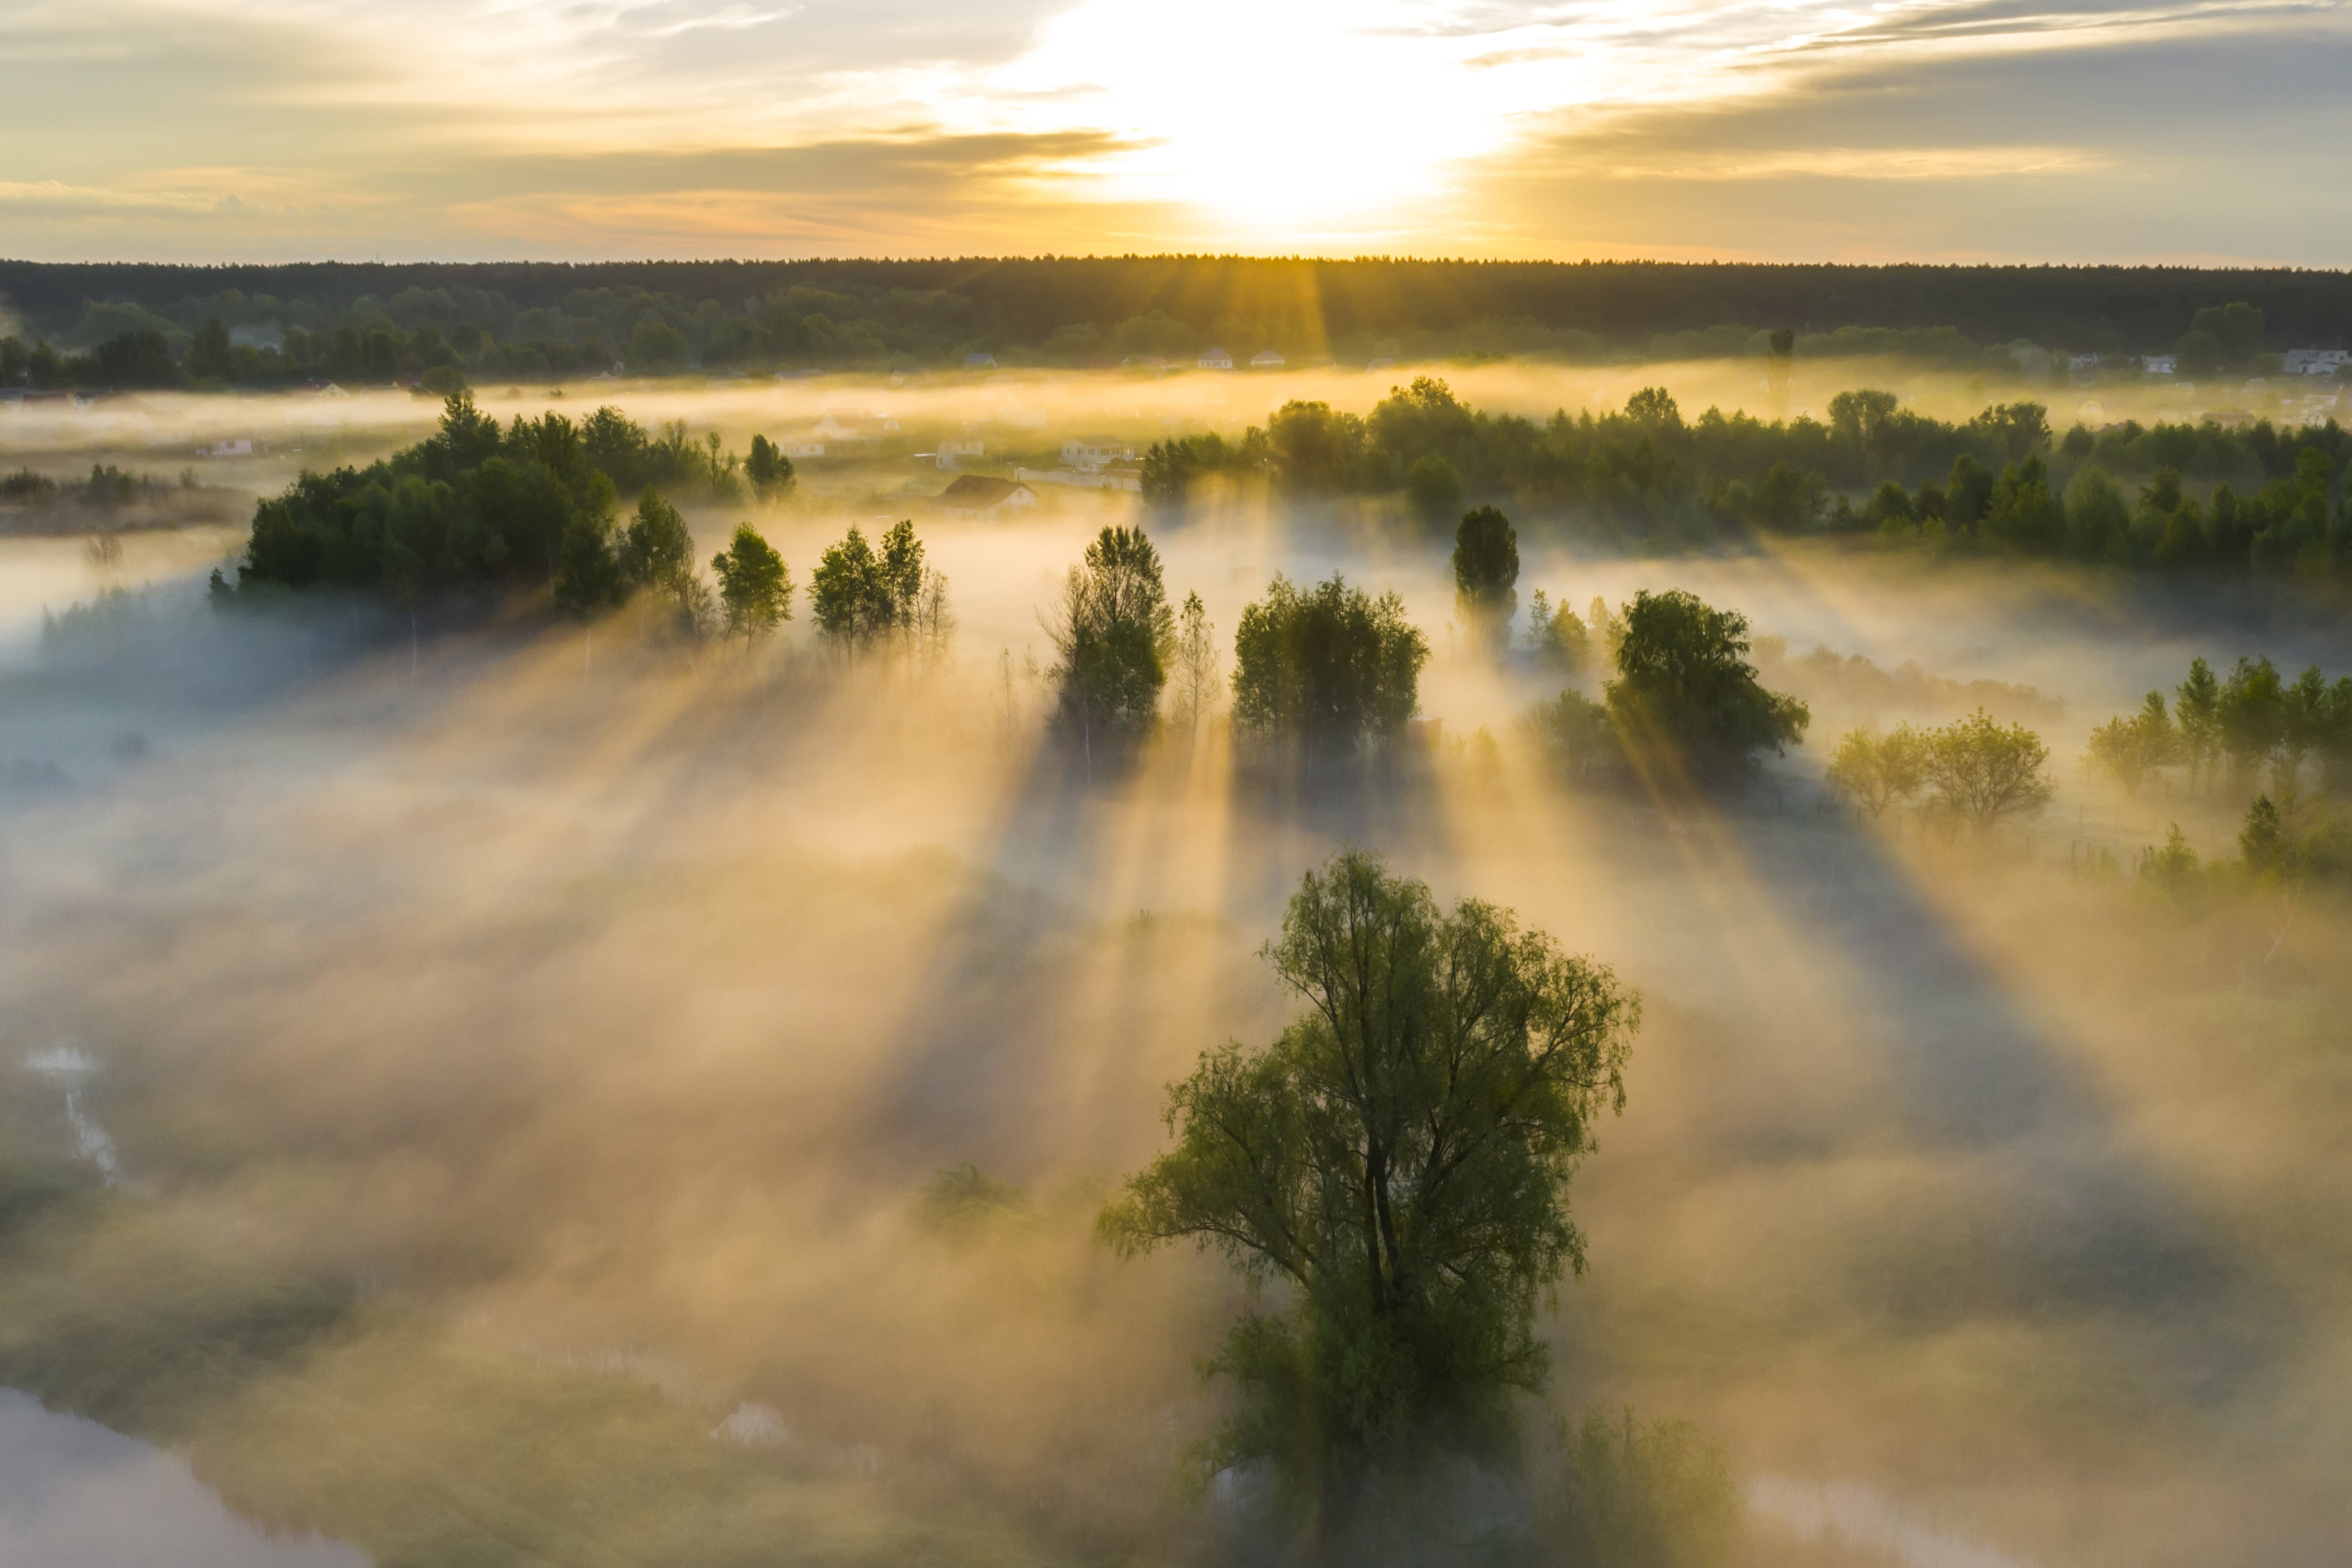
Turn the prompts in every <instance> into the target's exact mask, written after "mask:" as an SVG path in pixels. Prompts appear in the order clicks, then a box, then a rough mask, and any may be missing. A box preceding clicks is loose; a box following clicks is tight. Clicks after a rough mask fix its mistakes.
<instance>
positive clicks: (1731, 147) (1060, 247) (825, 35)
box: [0, 0, 2352, 267]
mask: <svg viewBox="0 0 2352 1568" xmlns="http://www.w3.org/2000/svg"><path fill="white" fill-rule="evenodd" d="M2347 68H2352V16H2347V11H2346V9H2345V6H2344V5H2343V4H2341V3H2339V0H2312V3H2306V4H2286V3H2274V0H1890V3H1887V4H1880V5H1832V4H1824V3H1821V0H1723V3H1701V0H1586V3H1580V4H1567V5H1513V4H1503V3H1481V0H1463V3H1453V4H1420V3H1413V0H1185V3H1183V4H1177V5H1146V4H1144V3H1142V0H1076V3H1071V0H960V3H959V4H956V5H943V4H933V3H929V0H653V3H649V4H635V3H631V0H0V73H5V81H6V82H7V84H8V89H7V90H6V91H5V92H0V255H7V256H13V257H20V258H32V259H41V260H141V259H146V260H193V261H212V260H257V261H266V260H280V259H288V260H290V259H306V258H343V259H371V258H381V259H384V260H429V259H448V260H461V259H478V258H546V259H588V258H618V257H676V258H699V257H801V256H940V255H955V256H977V255H1006V254H1043V253H1049V252H1050V253H1058V254H1088V253H1092V254H1117V253H1125V252H1130V251H1146V252H1157V251H1170V250H1184V251H1240V252H1250V253H1256V254H1322V255H1361V254H1414V255H1423V256H1479V257H1534V258H1563V259H1574V258H1582V257H1593V258H1633V257H1647V258H1661V259H1697V258H1723V259H1732V260H1846V261H1887V260H1906V259H1916V260H1929V261H1969V260H1987V261H2044V260H2046V261H2053V262H2084V261H2119V262H2132V261H2190V262H2207V263H2221V262H2252V263H2267V264H2286V265H2300V266H2326V267H2334V266H2340V265H2343V264H2345V262H2346V261H2347V258H2352V204H2347V203H2345V202H2343V201H2341V200H2340V199H2338V198H2337V196H2336V188H2337V186H2338V185H2339V184H2340V183H2341V179H2342V172H2343V166H2344V160H2345V148H2346V146H2347V132H2352V95H2347V92H2346V90H2345V83H2346V82H2347V79H2352V70H2347Z"/></svg>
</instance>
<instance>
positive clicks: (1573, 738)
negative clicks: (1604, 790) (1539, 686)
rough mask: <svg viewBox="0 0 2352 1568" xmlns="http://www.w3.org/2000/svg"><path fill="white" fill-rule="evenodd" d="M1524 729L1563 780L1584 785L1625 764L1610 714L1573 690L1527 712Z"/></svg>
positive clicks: (1562, 692)
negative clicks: (1622, 763) (1620, 764)
mask: <svg viewBox="0 0 2352 1568" xmlns="http://www.w3.org/2000/svg"><path fill="white" fill-rule="evenodd" d="M1523 728H1524V729H1525V730H1526V731H1527V732H1528V735H1530V736H1531V737H1532V738H1533V739H1534V741H1535V743H1536V746H1537V749H1538V751H1539V752H1542V754H1543V756H1544V758H1545V760H1546V761H1548V762H1549V763H1550V764H1551V765H1552V767H1553V769H1554V770H1555V771H1556V772H1557V773H1559V776H1560V777H1562V778H1563V779H1565V780H1567V781H1568V782H1569V783H1570V784H1583V783H1588V782H1590V781H1591V780H1592V779H1594V778H1596V777H1598V776H1600V775H1601V774H1602V773H1608V772H1610V771H1612V770H1613V769H1614V768H1615V767H1616V766H1617V765H1618V763H1621V762H1622V761H1623V760H1624V752H1623V750H1622V747H1620V745H1619V744H1618V741H1617V731H1616V728H1615V726H1614V725H1612V723H1611V722H1610V719H1609V710H1608V709H1607V708H1606V707H1604V706H1603V705H1602V704H1601V703H1598V702H1595V701H1593V700H1592V699H1591V698H1590V697H1587V696H1585V695H1584V693H1582V692H1581V691H1579V690H1576V689H1574V688H1572V687H1570V688H1567V689H1563V690H1562V691H1561V692H1560V694H1559V696H1558V697H1556V698H1554V699H1553V700H1550V701H1549V702H1538V703H1537V704H1536V705H1535V706H1534V707H1533V708H1531V709H1529V710H1528V713H1527V716H1526V719H1525V720H1524V721H1523Z"/></svg>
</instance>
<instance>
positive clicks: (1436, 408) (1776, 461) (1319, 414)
mask: <svg viewBox="0 0 2352 1568" xmlns="http://www.w3.org/2000/svg"><path fill="white" fill-rule="evenodd" d="M2347 444H2352V438H2347V435H2346V433H2345V432H2344V431H2343V430H2342V429H2340V428H2339V427H2338V426H2336V425H2335V424H2334V423H2333V422H2330V423H2328V424H2326V425H2322V426H2296V427H2293V428H2289V429H2284V430H2282V429H2279V428H2277V427H2274V426H2271V425H2269V424H2268V423H2257V424H2255V425H2253V426H2251V427H2250V428H2246V429H2235V428H2231V427H2229V426H2222V425H2220V424H2217V423H2212V422H2207V423H2205V424H2202V425H2196V426H2190V425H2159V426H2153V427H2144V426H2139V425H2137V424H2133V423H2125V424H2122V425H2118V426H2112V427H2110V428H2108V429H2106V430H2105V431H2102V432H2098V433H2094V432H2092V431H2091V430H2090V429H2088V428H2087V427H2085V426H2080V425H2078V426H2074V428H2073V429H2071V430H2069V431H2068V432H2066V434H2065V435H2064V436H2063V437H2056V436H2054V434H2053V431H2052V430H2051V428H2050V424H2049V416H2048V411H2047V410H2046V409H2045V408H2044V407H2043V406H2042V405H2040V404H2038V403H2032V402H2018V403H2008V404H1996V405H1991V406H1989V407H1987V408H1985V409H1984V410H1983V411H1982V412H1980V413H1979V414H1978V415H1976V416H1974V417H1972V418H1970V419H1968V420H1964V421H1959V422H1957V423H1955V422H1949V421H1943V420H1937V419H1933V418H1929V417H1927V416H1925V415H1921V414H1917V413H1916V412H1913V411H1910V410H1907V409H1905V408H1903V407H1901V406H1900V404H1899V400H1898V399H1897V398H1896V396H1895V394H1893V393H1891V392H1885V391H1879V390H1874V389H1871V388H1858V389H1855V390H1852V391H1848V392H1843V393H1840V394H1838V395H1836V396H1835V397H1833V398H1832V399H1831V400H1830V403H1829V406H1828V418H1827V419H1826V420H1815V419H1812V418H1810V417H1805V416H1800V417H1798V418H1795V419H1791V420H1779V421H1773V422H1771V423H1766V422H1764V421H1762V420H1759V419H1758V418H1756V417H1755V416H1752V415H1748V414H1732V415H1725V414H1724V413H1723V412H1722V411H1721V410H1719V409H1715V408H1710V409H1708V410H1707V411H1706V413H1705V414H1704V415H1702V416H1699V417H1698V418H1697V419H1696V420H1695V421H1687V420H1685V418H1684V417H1683V415H1682V411H1681V409H1680V407H1679V406H1678V405H1676V403H1675V399H1674V397H1673V396H1672V395H1670V394H1668V393H1667V392H1666V391H1665V390H1664V388H1661V387H1645V388H1643V389H1642V390H1641V391H1639V392H1636V393H1635V394H1634V395H1633V396H1632V397H1630V398H1628V399H1627V400H1626V404H1625V407H1624V408H1623V410H1622V412H1620V413H1615V414H1601V415H1595V414H1592V413H1591V412H1586V413H1582V414H1580V415H1577V416H1574V417H1570V416H1569V415H1568V414H1567V413H1566V412H1565V411H1561V412H1557V413H1555V414H1553V416H1551V418H1550V419H1549V421H1547V422H1545V423H1543V424H1540V425H1538V423H1536V422H1535V421H1533V420H1530V419H1526V418H1522V417H1520V416H1516V415H1509V414H1502V415H1496V414H1488V413H1485V412H1482V411H1479V410H1476V409H1473V408H1471V407H1469V406H1467V405H1465V404H1463V403H1462V402H1461V401H1460V400H1459V399H1457V398H1456V397H1455V396H1454V393H1453V391H1452V389H1451V388H1450V387H1448V386H1447V385H1446V384H1445V383H1444V382H1443V381H1441V380H1437V379H1434V378H1432V377H1429V376H1422V377H1418V378H1416V379H1415V380H1414V381H1413V382H1412V384H1410V385H1408V386H1405V387H1402V388H1397V389H1394V390H1392V391H1391V395H1389V396H1388V397H1387V398H1386V399H1384V400H1383V401H1382V402H1381V403H1380V404H1379V405H1377V406H1376V407H1375V408H1374V409H1373V410H1372V412H1371V413H1370V415H1369V416H1361V417H1359V416H1356V415H1353V414H1348V413H1344V412H1340V411H1336V410H1334V409H1333V408H1332V407H1331V406H1330V405H1328V404H1324V403H1308V402H1298V401H1294V402H1290V403H1286V404H1285V405H1282V406H1281V407H1280V408H1278V409H1276V410H1275V412H1274V413H1273V414H1272V415H1271V416H1269V417H1268V419H1267V421H1266V423H1265V425H1264V426H1251V427H1250V428H1249V429H1248V431H1247V432H1246V433H1245V434H1244V436H1243V437H1241V438H1240V439H1239V440H1237V441H1230V442H1229V441H1226V440H1224V439H1223V438H1222V437H1217V436H1214V435H1210V436H1200V437H1184V438H1177V439H1171V440H1167V441H1162V442H1160V443H1157V444H1155V445H1154V446H1152V447H1150V449H1149V450H1148V451H1147V452H1146V454H1145V457H1144V462H1143V473H1142V487H1143V494H1144V499H1145V500H1146V501H1147V503H1149V504H1151V505H1153V506H1157V507H1171V506H1177V505H1181V503H1182V502H1183V501H1185V500H1187V499H1188V498H1189V497H1190V496H1191V495H1192V493H1193V491H1194V489H1195V488H1196V487H1197V486H1198V485H1199V483H1200V482H1201V481H1202V479H1204V478H1205V477H1207V476H1210V475H1213V474H1221V473H1222V474H1224V475H1227V476H1231V477H1242V476H1255V477H1257V478H1259V479H1262V480H1263V482H1265V483H1267V484H1269V485H1271V486H1273V487H1275V488H1276V489H1279V490H1281V491H1283V492H1284V493H1286V494H1290V495H1293V496H1300V497H1328V496H1339V495H1348V494H1360V495H1392V496H1397V497H1400V498H1401V499H1402V500H1403V501H1404V502H1405V504H1406V506H1407V509H1408V510H1410V511H1411V512H1412V515H1414V516H1416V517H1418V518H1420V519H1421V520H1422V521H1423V522H1424V523H1426V524H1434V523H1436V522H1437V521H1441V520H1444V519H1448V518H1451V517H1452V516H1454V515H1455V513H1456V510H1458V507H1459V505H1460V503H1461V502H1462V501H1463V500H1464V499H1465V497H1467V498H1469V499H1472V500H1482V499H1483V500H1511V501H1513V502H1514V503H1515V504H1517V505H1519V506H1522V507H1529V508H1535V509H1538V510H1541V511H1549V512H1550V513H1552V514H1554V515H1565V516H1567V517H1569V518H1570V519H1572V520H1573V521H1572V526H1573V527H1574V528H1575V529H1576V530H1577V531H1580V532H1584V533H1591V534H1597V535H1600V536H1602V537H1605V538H1610V539H1613V540H1618V541H1622V542H1643V543H1646V544H1650V545H1673V544H1697V543H1704V542H1710V541H1717V540H1721V539H1724V538H1727V537H1740V536H1748V535H1754V534H1759V533H1760V534H1780V535H1789V534H1808V533H1834V534H1862V533H1866V532H1871V531H1875V533H1876V534H1877V536H1878V537H1879V538H1880V539H1882V540H1883V541H1885V542H1886V543H1887V544H1889V545H1892V546H1903V547H1913V548H1919V549H1923V550H1927V551H1929V552H1935V553H1937V554H1948V553H1998V554H2005V555H2019V556H2061V557H2071V558H2074V559H2077V560H2083V561H2090V562H2098V563H2109V564H2113V565H2117V566H2124V567H2130V568H2147V569H2182V570H2205V571H2210V572H2223V573H2230V572H2241V573H2242V572H2253V573H2258V574H2272V575H2284V574H2296V575H2301V576H2304V577H2311V578H2325V577H2327V576H2331V575H2336V574H2343V573H2346V572H2347V571H2352V510H2347V501H2346V500H2345V498H2344V497H2343V496H2342V495H2340V494H2339V491H2340V489H2341V488H2342V487H2341V486H2340V484H2339V475H2340V473H2341V471H2342V468H2343V465H2344V460H2345V458H2346V456H2347ZM2134 477H2144V478H2145V479H2146V481H2147V482H2146V483H2145V484H2144V485H2142V486H2140V487H2139V489H2138V493H2137V499H2136V500H2126V496H2125V493H2124V491H2123V489H2121V488H2119V484H2118V479H2132V478H2134ZM2192 479H2194V480H2196V481H2197V482H2199V483H2201V484H2205V485H2207V486H2208V487H2209V488H2208V493H2207V494H2206V495H2205V496H2204V497H2203V498H2202V499H2200V497H2199V496H2197V495H2196V494H2194V493H2192V492H2191V489H2190V488H2189V486H2190V481H2191V480H2192Z"/></svg>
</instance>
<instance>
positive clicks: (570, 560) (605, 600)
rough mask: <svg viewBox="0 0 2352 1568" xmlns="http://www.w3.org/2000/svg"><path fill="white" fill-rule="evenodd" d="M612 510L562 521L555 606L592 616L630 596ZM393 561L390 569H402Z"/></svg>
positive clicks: (582, 512) (582, 513) (584, 513)
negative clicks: (617, 545)
mask: <svg viewBox="0 0 2352 1568" xmlns="http://www.w3.org/2000/svg"><path fill="white" fill-rule="evenodd" d="M616 543H617V542H616V541H615V540H614V528H613V519H612V516H611V514H610V513H608V512H605V511H603V510H580V511H575V512H573V513H572V515H571V516H570V517H569V518H567V519H565V521H564V524H563V543H562V551H561V552H560V553H559V554H558V556H557V558H556V563H555V584H554V586H555V607H556V608H557V609H559V610H564V611H568V612H570V613H571V614H572V615H575V616H593V615H594V614H595V613H596V612H597V611H599V610H604V609H609V608H611V607H613V606H614V605H619V604H620V603H622V602H623V601H624V600H625V599H626V598H627V597H628V595H629V579H628V574H627V572H626V571H625V568H624V567H623V565H622V563H621V556H620V552H619V550H618V549H617V548H616ZM399 569H400V568H399V565H398V564H394V565H393V566H392V567H391V569H390V570H389V571H388V572H387V575H388V576H390V575H394V574H397V573H398V572H399Z"/></svg>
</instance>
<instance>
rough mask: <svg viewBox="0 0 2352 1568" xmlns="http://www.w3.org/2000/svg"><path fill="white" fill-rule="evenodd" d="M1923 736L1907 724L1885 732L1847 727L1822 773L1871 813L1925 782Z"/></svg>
mask: <svg viewBox="0 0 2352 1568" xmlns="http://www.w3.org/2000/svg"><path fill="white" fill-rule="evenodd" d="M1825 776H1826V777H1827V778H1828V780H1829V782H1830V783H1831V784H1834V785H1836V786H1837V787H1838V788H1839V789H1841V790H1843V791H1844V792H1845V793H1846V794H1847V795H1852V796H1853V798H1854V799H1855V800H1857V801H1859V802H1861V803H1862V805H1863V806H1864V808H1865V809H1866V810H1868V811H1869V813H1870V815H1871V816H1883V815H1885V811H1886V808H1887V807H1888V806H1890V805H1895V804H1896V803H1897V802H1899V801H1904V800H1908V799H1909V798H1910V797H1911V796H1913V795H1916V794H1917V793H1918V792H1919V787H1920V785H1921V784H1925V783H1926V782H1927V736H1926V735H1923V734H1921V733H1920V732H1919V731H1916V730H1914V729H1913V728H1912V727H1911V726H1910V725H1908V724H1898V725H1896V726H1895V728H1894V729H1893V730H1890V731H1887V732H1886V733H1885V734H1883V735H1882V734H1879V733H1877V732H1876V731H1872V730H1850V731H1847V732H1846V734H1845V737H1844V738H1843V740H1841V741H1839V742H1838V748H1837V752H1836V753H1835V754H1834V755H1833V756H1832V757H1831V758H1830V765H1829V768H1828V770H1827V773H1826V774H1825Z"/></svg>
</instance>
